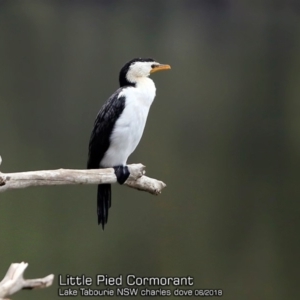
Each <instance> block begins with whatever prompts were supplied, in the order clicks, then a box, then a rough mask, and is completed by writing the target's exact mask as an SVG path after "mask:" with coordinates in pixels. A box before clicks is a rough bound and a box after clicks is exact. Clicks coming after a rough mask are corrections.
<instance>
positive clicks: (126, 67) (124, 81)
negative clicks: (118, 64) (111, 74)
mask: <svg viewBox="0 0 300 300" xmlns="http://www.w3.org/2000/svg"><path fill="white" fill-rule="evenodd" d="M137 61H140V62H151V61H153V62H154V61H155V60H154V59H152V58H134V59H132V60H130V61H129V62H128V63H126V64H125V65H124V67H123V68H122V69H121V71H120V75H119V82H120V87H123V86H135V84H134V83H132V82H130V81H128V80H127V78H126V75H127V72H128V70H129V68H130V66H131V65H132V64H134V63H135V62H137Z"/></svg>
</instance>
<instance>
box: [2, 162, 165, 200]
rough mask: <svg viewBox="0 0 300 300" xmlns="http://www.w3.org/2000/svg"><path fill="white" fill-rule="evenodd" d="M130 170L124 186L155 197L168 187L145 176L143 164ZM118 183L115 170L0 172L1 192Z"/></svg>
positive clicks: (133, 166)
mask: <svg viewBox="0 0 300 300" xmlns="http://www.w3.org/2000/svg"><path fill="white" fill-rule="evenodd" d="M0 164H1V157H0ZM128 169H129V172H130V175H129V177H128V179H127V180H126V182H125V183H124V185H127V186H129V187H131V188H134V189H137V190H140V191H145V192H149V193H151V194H153V195H158V194H160V193H161V191H162V189H163V188H164V187H165V186H166V184H165V183H163V182H162V181H159V180H156V179H153V178H149V177H147V176H145V175H144V174H145V166H143V165H142V164H132V165H128ZM116 182H117V177H116V175H115V172H114V169H113V168H107V169H95V170H73V169H58V170H47V171H31V172H20V173H1V172H0V192H5V191H7V190H12V189H22V188H26V187H31V186H43V185H71V184H105V183H116Z"/></svg>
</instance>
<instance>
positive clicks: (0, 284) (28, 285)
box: [0, 262, 54, 300]
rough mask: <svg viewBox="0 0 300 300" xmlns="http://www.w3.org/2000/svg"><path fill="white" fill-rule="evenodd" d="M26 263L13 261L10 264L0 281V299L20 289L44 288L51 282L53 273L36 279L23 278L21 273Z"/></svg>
mask: <svg viewBox="0 0 300 300" xmlns="http://www.w3.org/2000/svg"><path fill="white" fill-rule="evenodd" d="M27 266H28V263H24V262H21V263H13V264H11V265H10V267H9V269H8V271H7V273H6V275H5V276H4V278H3V280H2V281H0V300H3V299H7V298H8V297H9V296H11V295H12V294H14V293H16V292H18V291H19V290H22V289H30V290H31V289H38V288H45V287H48V286H50V285H52V283H53V279H54V275H53V274H51V275H48V276H46V277H44V278H38V279H24V278H23V274H24V272H25V270H26V268H27Z"/></svg>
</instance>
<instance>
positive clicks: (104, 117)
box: [87, 88, 125, 169]
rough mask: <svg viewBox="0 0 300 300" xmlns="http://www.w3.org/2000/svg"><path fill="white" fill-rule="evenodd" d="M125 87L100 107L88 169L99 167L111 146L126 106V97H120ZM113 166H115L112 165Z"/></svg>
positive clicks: (91, 144) (93, 132)
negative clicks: (115, 129) (111, 139)
mask: <svg viewBox="0 0 300 300" xmlns="http://www.w3.org/2000/svg"><path fill="white" fill-rule="evenodd" d="M122 90H123V89H122V88H120V89H118V90H117V91H116V92H115V93H114V94H112V95H111V97H110V98H109V99H108V100H107V101H106V102H105V104H104V105H103V106H102V108H101V109H100V111H99V113H98V115H97V117H96V120H95V123H94V128H93V131H92V134H91V138H90V143H89V156H88V163H87V168H88V169H98V168H100V167H101V165H100V162H101V160H102V158H103V157H104V154H105V152H106V151H107V149H108V148H109V144H110V140H109V138H110V135H111V133H112V131H113V128H114V125H115V123H116V121H117V119H118V118H119V116H120V115H121V113H122V111H123V110H124V107H125V97H123V96H122V97H119V98H118V96H119V94H120V92H121V91H122ZM112 167H113V166H112Z"/></svg>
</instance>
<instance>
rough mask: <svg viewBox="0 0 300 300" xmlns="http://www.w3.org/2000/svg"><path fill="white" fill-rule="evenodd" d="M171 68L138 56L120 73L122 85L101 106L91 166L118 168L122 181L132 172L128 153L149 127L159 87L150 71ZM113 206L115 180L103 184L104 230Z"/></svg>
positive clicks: (100, 219) (93, 135)
mask: <svg viewBox="0 0 300 300" xmlns="http://www.w3.org/2000/svg"><path fill="white" fill-rule="evenodd" d="M169 69H171V67H170V65H167V64H160V63H158V62H157V61H155V60H154V59H152V58H134V59H132V60H130V61H129V62H127V63H126V64H125V65H124V66H123V67H122V69H121V71H120V73H119V84H120V87H119V89H117V90H116V91H115V92H114V93H113V94H112V95H111V96H110V97H109V98H108V100H107V101H106V102H105V103H104V105H103V106H102V107H101V109H100V110H99V112H98V114H97V116H96V119H95V122H94V127H93V130H92V133H91V136H90V141H89V149H88V162H87V169H99V168H100V169H101V168H114V171H115V175H116V177H117V181H118V183H119V184H123V183H124V182H125V181H126V180H127V178H128V177H129V175H130V173H129V170H128V167H127V165H126V163H127V159H128V157H129V156H130V155H131V153H132V152H133V151H134V150H135V149H136V147H137V145H138V143H139V142H140V140H141V137H142V135H143V131H144V128H145V124H146V120H147V116H148V112H149V109H150V107H151V104H152V102H153V100H154V98H155V95H156V87H155V84H154V82H153V80H152V79H150V78H149V75H150V74H152V73H154V72H157V71H162V70H169ZM110 207H111V184H99V185H98V191H97V215H98V225H100V224H101V225H102V229H103V230H104V227H105V224H106V223H107V221H108V210H109V208H110Z"/></svg>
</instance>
